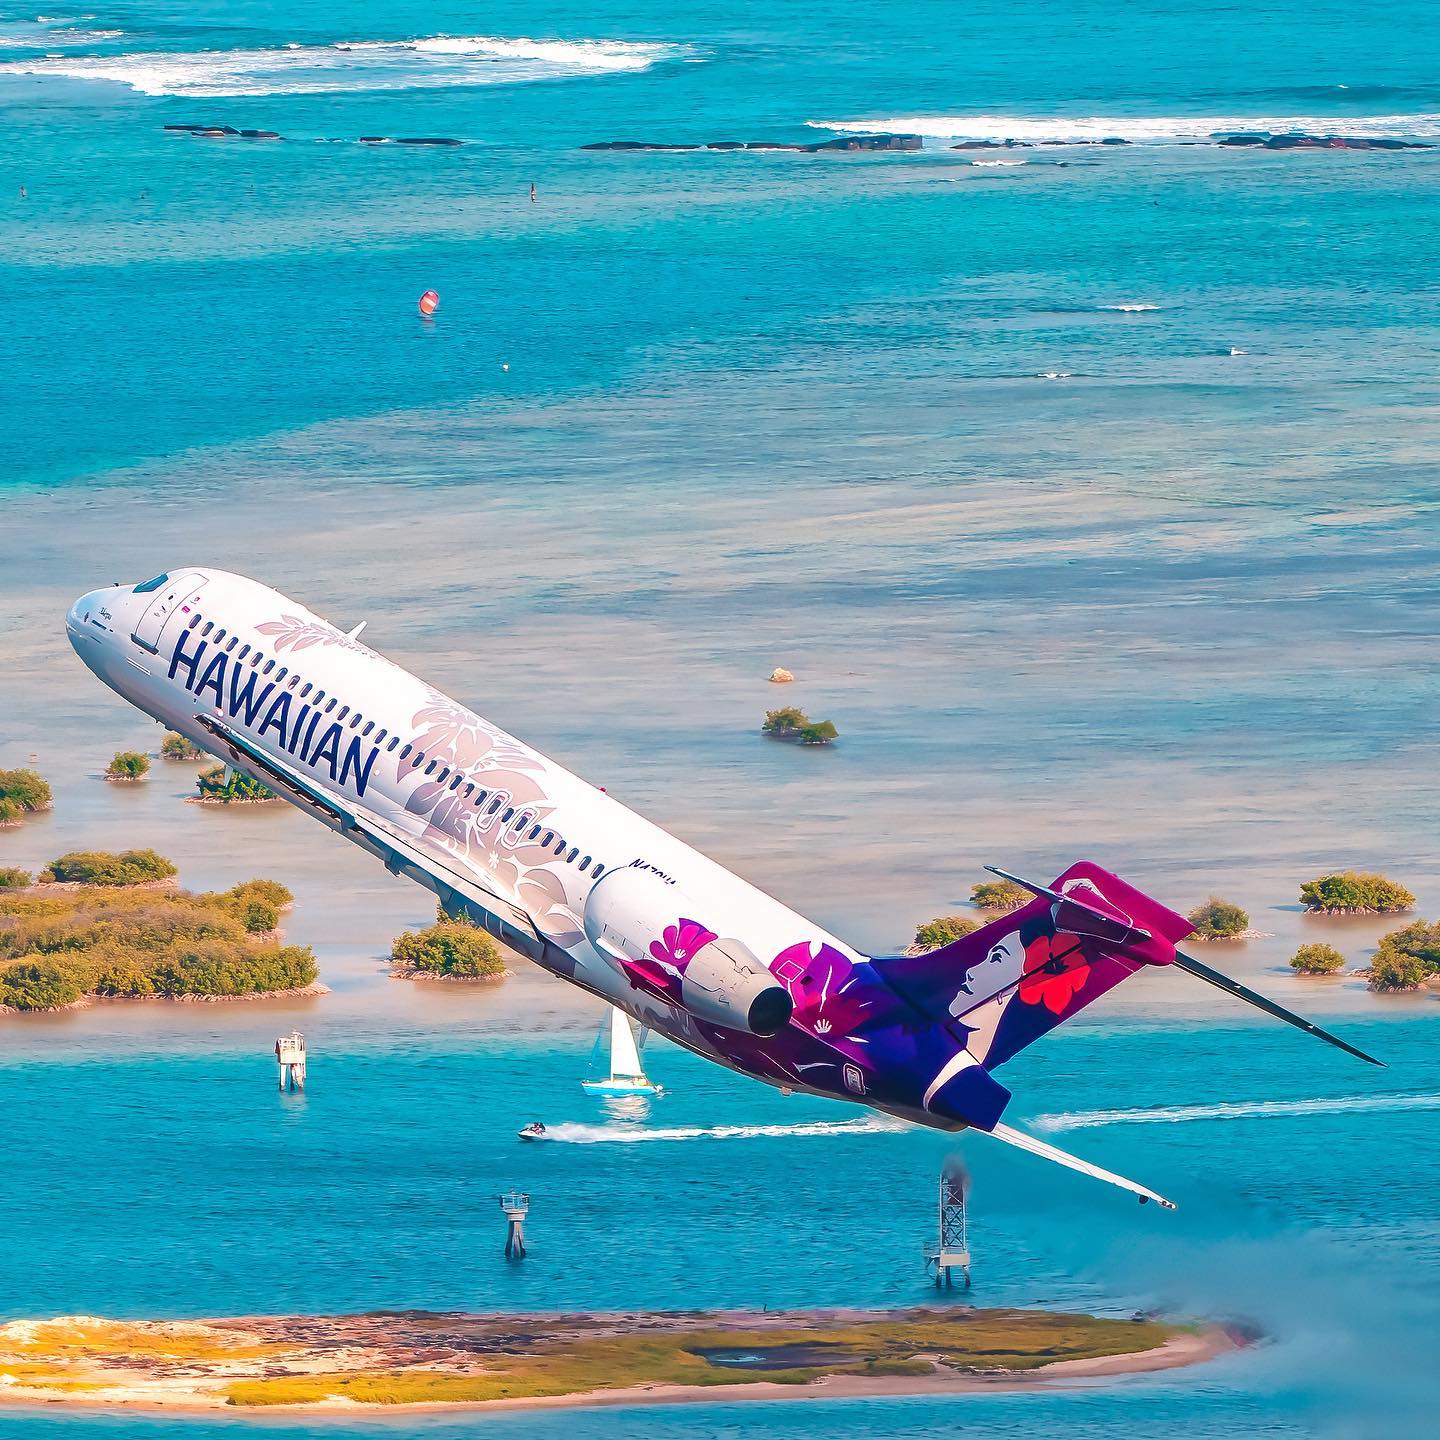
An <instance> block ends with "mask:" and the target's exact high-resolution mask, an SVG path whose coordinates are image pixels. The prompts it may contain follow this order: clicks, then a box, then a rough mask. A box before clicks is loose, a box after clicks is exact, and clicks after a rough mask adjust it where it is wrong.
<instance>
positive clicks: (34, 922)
mask: <svg viewBox="0 0 1440 1440" xmlns="http://www.w3.org/2000/svg"><path fill="white" fill-rule="evenodd" d="M6 874H7V878H8V880H9V881H10V882H11V883H8V884H7V885H5V886H4V887H0V1013H3V1012H16V1011H35V1010H67V1009H75V1008H78V1007H80V1006H84V1005H90V1004H93V1003H95V1002H96V1001H98V1000H151V999H155V1000H232V999H253V998H259V997H261V996H270V995H296V994H318V993H320V991H321V989H322V988H323V987H320V986H318V985H317V984H316V975H317V971H316V966H315V956H314V953H313V952H312V951H311V950H310V947H309V946H304V945H284V944H282V943H281V939H282V937H281V934H280V929H279V926H280V915H281V912H282V911H283V910H285V909H286V908H287V907H288V906H289V905H290V903H291V896H290V892H289V891H288V890H287V889H286V888H285V887H284V886H283V885H281V884H280V883H279V882H278V881H275V880H247V881H244V882H243V883H241V884H239V885H234V886H232V887H231V888H230V889H229V890H224V891H219V892H213V891H212V892H206V893H203V894H194V893H191V892H190V891H187V890H181V889H179V888H177V887H176V885H175V882H174V875H175V867H174V865H172V864H171V863H170V861H168V860H167V859H165V857H164V856H163V855H157V854H156V853H155V851H153V850H127V851H125V852H124V853H123V854H119V855H111V854H107V853H106V852H104V851H75V852H72V853H71V854H68V855H62V856H60V857H59V858H58V859H57V860H53V861H51V863H50V865H49V866H48V867H47V868H46V869H45V870H44V871H43V872H42V874H41V876H40V882H39V883H38V884H35V885H26V886H23V887H22V886H21V885H19V884H17V883H15V882H18V881H22V880H23V881H28V880H29V876H28V875H26V874H25V872H24V871H7V872H6Z"/></svg>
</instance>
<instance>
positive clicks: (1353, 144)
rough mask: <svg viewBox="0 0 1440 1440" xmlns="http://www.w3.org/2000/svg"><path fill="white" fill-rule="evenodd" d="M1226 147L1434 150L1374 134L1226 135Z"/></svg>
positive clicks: (1223, 143) (1431, 147)
mask: <svg viewBox="0 0 1440 1440" xmlns="http://www.w3.org/2000/svg"><path fill="white" fill-rule="evenodd" d="M1216 143H1217V144H1220V145H1224V146H1226V147H1236V146H1252V147H1254V148H1257V149H1261V150H1431V149H1433V148H1434V147H1433V146H1431V145H1426V144H1424V143H1422V142H1421V141H1419V140H1392V139H1390V138H1388V137H1384V136H1372V135H1305V134H1291V135H1266V134H1242V135H1223V136H1221V137H1220V139H1219V140H1218V141H1217V142H1216Z"/></svg>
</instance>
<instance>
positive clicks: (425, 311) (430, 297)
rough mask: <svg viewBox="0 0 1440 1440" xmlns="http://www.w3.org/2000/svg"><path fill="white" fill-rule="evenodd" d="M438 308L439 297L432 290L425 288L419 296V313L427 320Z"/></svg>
mask: <svg viewBox="0 0 1440 1440" xmlns="http://www.w3.org/2000/svg"><path fill="white" fill-rule="evenodd" d="M439 308H440V297H439V295H437V294H436V293H435V291H433V290H427V291H426V292H425V293H424V294H423V295H422V296H421V297H420V313H421V314H422V315H423V316H424V317H425V318H426V319H427V320H428V319H429V318H430V317H431V316H432V315H433V314H434V313H435V312H436V311H437V310H438V309H439Z"/></svg>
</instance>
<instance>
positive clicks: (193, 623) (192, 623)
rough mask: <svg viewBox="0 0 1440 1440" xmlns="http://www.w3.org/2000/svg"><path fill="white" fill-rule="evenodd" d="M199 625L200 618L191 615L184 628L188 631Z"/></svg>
mask: <svg viewBox="0 0 1440 1440" xmlns="http://www.w3.org/2000/svg"><path fill="white" fill-rule="evenodd" d="M199 623H200V617H199V616H198V615H192V616H191V617H190V624H189V625H188V626H187V627H186V628H187V629H189V630H193V629H194V628H195V627H196V626H197V625H198V624H199Z"/></svg>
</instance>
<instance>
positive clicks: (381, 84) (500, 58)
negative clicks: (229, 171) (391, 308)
mask: <svg viewBox="0 0 1440 1440" xmlns="http://www.w3.org/2000/svg"><path fill="white" fill-rule="evenodd" d="M684 53H686V52H685V47H683V46H677V45H662V44H644V43H639V42H633V41H624V40H529V39H524V38H516V39H505V38H501V37H497V36H492V35H435V36H431V37H429V38H427V39H421V40H357V41H354V42H350V43H338V44H335V45H294V44H292V45H283V46H275V47H268V48H264V49H251V50H199V51H173V52H172V51H164V50H151V51H143V52H135V53H131V54H108V55H33V56H27V57H25V58H22V59H9V60H6V61H4V62H0V74H11V75H50V76H64V77H66V78H68V79H72V80H97V81H108V82H110V83H112V84H116V85H128V86H129V87H130V88H131V89H132V90H137V91H139V92H140V93H141V94H142V95H185V96H197V97H198V96H216V95H313V94H324V93H330V92H335V91H352V90H353V91H360V90H412V89H433V88H437V87H443V86H456V85H498V84H512V85H513V84H523V83H525V82H527V81H533V80H556V79H563V78H566V77H570V76H583V75H611V74H618V73H625V72H633V71H637V70H646V69H648V68H649V67H650V66H652V65H655V64H658V63H659V62H660V61H662V60H668V59H673V58H677V57H679V56H681V55H682V54H684Z"/></svg>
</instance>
